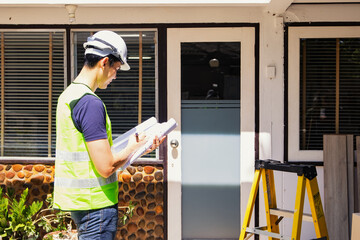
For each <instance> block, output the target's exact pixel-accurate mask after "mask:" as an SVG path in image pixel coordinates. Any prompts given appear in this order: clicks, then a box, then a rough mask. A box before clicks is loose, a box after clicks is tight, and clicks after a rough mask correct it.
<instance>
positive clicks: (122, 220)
mask: <svg viewBox="0 0 360 240" xmlns="http://www.w3.org/2000/svg"><path fill="white" fill-rule="evenodd" d="M136 204H137V203H136V202H135V203H133V202H132V201H129V205H128V206H122V207H119V208H125V209H126V211H125V212H124V214H123V215H122V216H121V217H120V218H119V225H120V224H122V225H125V224H126V220H128V219H130V218H131V217H132V216H133V214H134V209H135V206H136Z"/></svg>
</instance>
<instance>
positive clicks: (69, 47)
mask: <svg viewBox="0 0 360 240" xmlns="http://www.w3.org/2000/svg"><path fill="white" fill-rule="evenodd" d="M99 30H111V31H124V32H131V31H134V32H139V31H153V32H154V33H155V41H154V43H155V57H156V59H155V93H154V94H155V117H156V118H157V119H159V117H160V113H159V109H160V106H159V104H160V103H159V51H158V50H159V28H158V27H156V26H153V27H149V28H147V27H144V28H142V27H140V28H137V27H134V28H133V27H129V28H128V27H111V26H109V27H101V28H100V27H96V26H95V27H92V28H88V27H80V28H77V27H75V28H72V27H66V26H63V27H59V28H56V27H55V28H38V27H35V28H31V29H29V28H28V27H19V28H16V27H15V28H11V27H10V28H1V27H0V31H1V32H62V33H63V34H64V89H65V88H66V87H67V86H68V85H69V84H70V83H71V82H72V81H73V79H74V76H75V71H76V69H75V66H76V65H75V54H74V51H75V49H74V32H84V31H86V32H96V31H99ZM69 65H70V66H69ZM69 78H70V79H69ZM160 152H161V151H156V156H155V157H151V158H140V159H139V161H141V162H152V163H155V164H156V163H163V161H164V160H165V159H164V156H163V154H161V153H160ZM54 160H55V157H41V156H36V157H26V156H25V157H20V156H0V161H1V162H9V161H10V162H12V161H21V162H34V161H35V162H44V163H46V162H52V161H54Z"/></svg>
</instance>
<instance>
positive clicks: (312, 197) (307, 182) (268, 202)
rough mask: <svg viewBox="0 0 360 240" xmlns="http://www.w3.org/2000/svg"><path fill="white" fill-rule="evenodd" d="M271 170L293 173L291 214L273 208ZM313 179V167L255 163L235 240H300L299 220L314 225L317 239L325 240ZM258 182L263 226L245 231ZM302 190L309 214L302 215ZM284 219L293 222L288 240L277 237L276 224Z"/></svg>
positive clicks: (319, 202) (317, 193)
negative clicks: (259, 238)
mask: <svg viewBox="0 0 360 240" xmlns="http://www.w3.org/2000/svg"><path fill="white" fill-rule="evenodd" d="M273 170H276V171H283V172H292V173H297V176H298V182H297V190H296V200H295V210H294V212H292V211H288V210H282V209H278V208H277V206H276V195H275V183H274V173H273ZM316 176H317V173H316V168H315V166H311V165H298V164H289V163H281V162H279V161H274V160H256V161H255V176H254V182H253V184H252V186H251V190H250V196H249V200H248V204H247V208H246V213H245V217H244V222H243V225H242V228H241V233H240V237H239V240H247V239H249V238H250V237H251V236H252V235H254V234H256V235H265V236H268V237H269V240H275V239H281V240H282V239H284V240H285V239H286V240H300V234H301V224H302V221H303V220H304V221H312V222H313V223H314V227H315V233H316V237H317V239H324V240H326V239H327V240H328V239H329V236H328V232H327V228H326V222H325V215H324V211H323V207H322V203H321V197H320V193H319V187H318V183H317V180H316ZM260 178H262V182H263V189H264V202H265V211H266V223H267V226H264V227H255V228H249V224H250V220H251V214H252V212H253V209H254V204H255V198H256V195H257V192H258V189H259V182H260ZM305 187H306V189H307V193H308V198H309V203H310V208H311V213H312V214H303V208H304V198H305ZM284 217H293V218H294V220H293V226H292V234H291V237H290V236H284V235H283V234H280V233H279V223H280V221H281V220H282V219H283V218H284Z"/></svg>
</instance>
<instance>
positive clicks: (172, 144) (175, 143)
mask: <svg viewBox="0 0 360 240" xmlns="http://www.w3.org/2000/svg"><path fill="white" fill-rule="evenodd" d="M170 146H171V147H172V148H177V147H178V146H179V142H178V140H176V139H172V140H171V141H170Z"/></svg>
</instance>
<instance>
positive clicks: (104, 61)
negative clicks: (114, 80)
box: [99, 57, 109, 67]
mask: <svg viewBox="0 0 360 240" xmlns="http://www.w3.org/2000/svg"><path fill="white" fill-rule="evenodd" d="M108 62H109V58H108V57H104V58H102V59H101V60H100V61H99V63H100V66H101V67H105V65H106V63H108Z"/></svg>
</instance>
